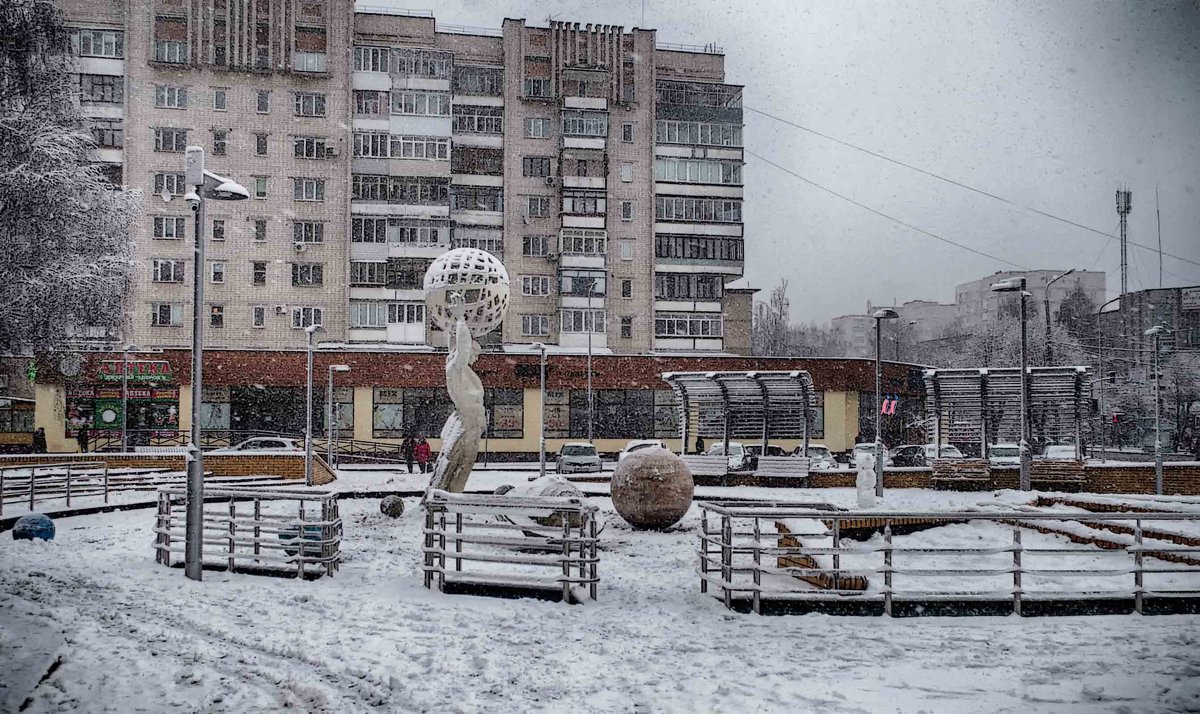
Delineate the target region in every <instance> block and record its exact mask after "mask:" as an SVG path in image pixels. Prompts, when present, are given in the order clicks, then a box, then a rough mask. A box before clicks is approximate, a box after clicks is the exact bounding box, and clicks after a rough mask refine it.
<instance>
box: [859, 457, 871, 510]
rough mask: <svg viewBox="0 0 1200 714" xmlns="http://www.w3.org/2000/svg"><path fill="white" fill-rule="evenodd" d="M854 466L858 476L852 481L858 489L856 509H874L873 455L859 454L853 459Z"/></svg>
mask: <svg viewBox="0 0 1200 714" xmlns="http://www.w3.org/2000/svg"><path fill="white" fill-rule="evenodd" d="M855 465H856V466H857V467H858V476H857V477H856V478H855V480H854V485H855V486H857V487H858V507H859V508H874V507H875V454H872V453H870V452H864V453H860V454H859V455H858V457H857V458H856V459H855Z"/></svg>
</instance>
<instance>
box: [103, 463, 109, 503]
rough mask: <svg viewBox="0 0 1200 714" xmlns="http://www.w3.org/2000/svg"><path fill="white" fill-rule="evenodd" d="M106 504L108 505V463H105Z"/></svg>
mask: <svg viewBox="0 0 1200 714" xmlns="http://www.w3.org/2000/svg"><path fill="white" fill-rule="evenodd" d="M104 502H105V503H108V462H107V461H105V462H104Z"/></svg>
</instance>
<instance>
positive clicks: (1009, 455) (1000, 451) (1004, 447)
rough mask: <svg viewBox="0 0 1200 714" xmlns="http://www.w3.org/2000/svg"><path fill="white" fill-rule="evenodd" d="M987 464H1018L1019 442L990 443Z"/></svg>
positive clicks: (1019, 454) (1019, 455) (1019, 457)
mask: <svg viewBox="0 0 1200 714" xmlns="http://www.w3.org/2000/svg"><path fill="white" fill-rule="evenodd" d="M988 464H990V465H991V466H1020V465H1021V446H1020V444H992V445H991V446H989V447H988Z"/></svg>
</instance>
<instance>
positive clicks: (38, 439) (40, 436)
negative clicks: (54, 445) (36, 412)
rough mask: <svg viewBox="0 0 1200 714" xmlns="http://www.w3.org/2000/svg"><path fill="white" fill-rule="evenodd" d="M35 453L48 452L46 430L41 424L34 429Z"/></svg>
mask: <svg viewBox="0 0 1200 714" xmlns="http://www.w3.org/2000/svg"><path fill="white" fill-rule="evenodd" d="M33 453H35V454H44V453H46V430H45V429H43V428H42V427H40V426H39V427H38V428H36V429H34V430H33Z"/></svg>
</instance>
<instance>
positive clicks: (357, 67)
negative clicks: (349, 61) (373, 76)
mask: <svg viewBox="0 0 1200 714" xmlns="http://www.w3.org/2000/svg"><path fill="white" fill-rule="evenodd" d="M390 56H391V51H390V50H389V49H388V48H386V47H355V48H354V71H355V72H387V71H388V57H390Z"/></svg>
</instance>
